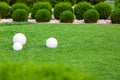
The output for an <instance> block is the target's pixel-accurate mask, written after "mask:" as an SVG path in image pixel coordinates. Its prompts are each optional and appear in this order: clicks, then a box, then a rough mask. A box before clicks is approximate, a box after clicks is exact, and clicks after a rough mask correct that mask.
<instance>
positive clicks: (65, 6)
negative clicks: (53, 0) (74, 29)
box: [54, 2, 73, 19]
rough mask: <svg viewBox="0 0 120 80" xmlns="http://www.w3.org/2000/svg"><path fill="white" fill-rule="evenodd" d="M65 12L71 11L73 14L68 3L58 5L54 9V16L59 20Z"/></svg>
mask: <svg viewBox="0 0 120 80" xmlns="http://www.w3.org/2000/svg"><path fill="white" fill-rule="evenodd" d="M63 11H71V12H73V9H72V6H71V4H70V3H68V2H61V3H58V4H56V5H55V7H54V16H55V18H56V19H59V18H60V14H61V13H62V12H63Z"/></svg>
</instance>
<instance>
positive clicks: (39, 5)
mask: <svg viewBox="0 0 120 80" xmlns="http://www.w3.org/2000/svg"><path fill="white" fill-rule="evenodd" d="M39 9H47V10H48V11H49V12H50V13H51V14H52V6H51V4H50V3H49V2H37V3H35V4H34V5H33V9H32V14H31V17H32V18H33V19H34V18H35V14H36V12H37V11H38V10H39Z"/></svg>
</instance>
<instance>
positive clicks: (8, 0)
mask: <svg viewBox="0 0 120 80" xmlns="http://www.w3.org/2000/svg"><path fill="white" fill-rule="evenodd" d="M0 2H6V3H8V4H9V3H10V0H0Z"/></svg>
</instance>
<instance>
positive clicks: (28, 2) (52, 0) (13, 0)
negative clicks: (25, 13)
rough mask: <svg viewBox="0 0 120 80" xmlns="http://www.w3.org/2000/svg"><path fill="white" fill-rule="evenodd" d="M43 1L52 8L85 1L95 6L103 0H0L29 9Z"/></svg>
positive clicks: (0, 0)
mask: <svg viewBox="0 0 120 80" xmlns="http://www.w3.org/2000/svg"><path fill="white" fill-rule="evenodd" d="M43 1H45V2H50V3H51V4H52V6H53V7H54V6H55V5H56V4H58V3H60V2H70V3H71V4H72V5H74V4H76V3H79V2H81V1H87V2H90V3H91V4H96V3H99V2H101V1H105V0H0V2H7V3H8V4H9V5H13V4H14V3H17V2H21V3H25V4H26V5H28V6H29V7H32V6H33V4H34V3H36V2H43Z"/></svg>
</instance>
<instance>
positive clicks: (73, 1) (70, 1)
mask: <svg viewBox="0 0 120 80" xmlns="http://www.w3.org/2000/svg"><path fill="white" fill-rule="evenodd" d="M63 1H64V2H69V3H71V5H75V4H76V0H63Z"/></svg>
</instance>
